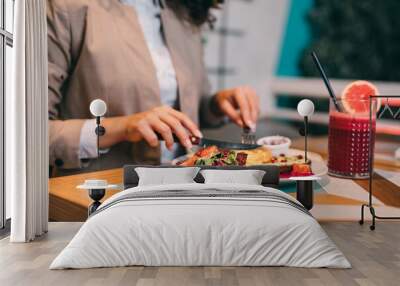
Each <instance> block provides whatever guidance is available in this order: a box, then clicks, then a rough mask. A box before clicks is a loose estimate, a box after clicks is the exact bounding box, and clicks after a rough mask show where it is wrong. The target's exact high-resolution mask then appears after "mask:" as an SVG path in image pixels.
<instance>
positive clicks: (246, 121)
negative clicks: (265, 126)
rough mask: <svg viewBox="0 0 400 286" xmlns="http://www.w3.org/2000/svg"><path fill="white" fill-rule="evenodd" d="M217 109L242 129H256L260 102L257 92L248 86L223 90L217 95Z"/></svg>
mask: <svg viewBox="0 0 400 286" xmlns="http://www.w3.org/2000/svg"><path fill="white" fill-rule="evenodd" d="M215 103H216V104H217V108H218V109H219V110H220V111H221V113H223V114H224V115H227V116H228V117H229V118H230V119H231V120H232V121H233V122H235V123H236V124H237V125H239V126H241V127H245V126H247V127H249V128H251V129H252V130H254V129H255V128H256V122H257V118H258V114H259V111H260V107H259V105H260V101H259V98H258V96H257V94H256V92H255V91H254V90H253V89H252V88H250V87H247V86H241V87H237V88H233V89H227V90H222V91H220V92H218V93H217V94H216V95H215Z"/></svg>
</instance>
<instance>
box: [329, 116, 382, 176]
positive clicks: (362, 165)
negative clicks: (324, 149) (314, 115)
mask: <svg viewBox="0 0 400 286" xmlns="http://www.w3.org/2000/svg"><path fill="white" fill-rule="evenodd" d="M375 129H376V121H375V119H374V120H373V121H372V133H371V134H370V126H369V118H368V116H363V117H353V116H351V115H350V114H344V113H339V112H336V111H333V112H331V113H330V116H329V143H328V144H329V146H328V148H329V158H328V168H329V173H330V174H333V175H338V176H345V177H368V175H369V160H368V152H369V148H370V144H373V145H372V148H373V147H374V141H375V140H374V138H375ZM371 135H372V140H370V136H371ZM372 150H373V149H372Z"/></svg>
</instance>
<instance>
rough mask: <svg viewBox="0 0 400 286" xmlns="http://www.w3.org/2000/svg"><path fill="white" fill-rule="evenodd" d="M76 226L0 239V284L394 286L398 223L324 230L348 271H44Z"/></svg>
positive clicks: (399, 255)
mask: <svg viewBox="0 0 400 286" xmlns="http://www.w3.org/2000/svg"><path fill="white" fill-rule="evenodd" d="M80 226H81V223H59V222H58V223H50V227H49V230H50V231H49V233H48V234H46V235H45V236H43V237H41V238H38V239H37V240H35V241H34V242H32V243H28V244H18V243H15V244H10V243H9V241H8V238H4V239H2V240H0V285H2V286H8V285H10V286H11V285H12V286H17V285H29V286H35V285H52V286H54V285H57V286H62V285H67V286H73V285H136V286H163V285H166V286H180V285H199V286H203V285H204V286H209V285H227V286H235V285H237V286H253V285H254V286H264V285H307V286H311V285H377V286H380V285H382V286H383V285H384V286H391V285H396V286H397V285H399V280H398V273H400V231H399V229H400V222H378V225H377V229H376V231H374V232H372V231H370V230H369V228H368V225H364V226H360V225H358V224H357V223H354V222H329V223H328V222H326V223H322V226H323V228H324V229H325V231H326V232H327V233H328V235H329V236H330V238H331V239H332V240H333V241H334V242H335V243H336V244H337V246H338V247H339V248H340V249H341V250H342V251H343V253H344V254H345V255H346V257H347V258H348V259H349V261H350V262H351V263H352V266H353V268H352V269H348V270H342V269H305V268H289V267H124V268H102V269H86V270H52V271H50V270H48V267H49V264H50V263H51V261H52V260H53V259H54V258H55V256H56V255H57V254H58V253H59V252H60V251H61V250H62V249H63V247H65V246H66V244H67V243H68V241H70V240H71V238H72V237H73V235H74V234H75V233H76V232H77V231H78V229H79V228H80Z"/></svg>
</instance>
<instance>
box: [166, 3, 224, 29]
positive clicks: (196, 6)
mask: <svg viewBox="0 0 400 286" xmlns="http://www.w3.org/2000/svg"><path fill="white" fill-rule="evenodd" d="M223 2H224V0H166V3H167V5H168V7H169V8H170V9H172V10H173V11H174V12H175V14H176V15H177V16H178V18H180V19H183V20H186V21H188V22H189V23H191V24H192V25H194V26H202V25H203V24H205V23H208V24H209V25H210V26H211V27H212V25H213V23H214V22H215V17H214V16H213V15H212V14H211V12H210V10H211V9H212V8H219V6H220V4H222V3H223Z"/></svg>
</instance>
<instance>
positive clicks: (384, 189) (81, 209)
mask: <svg viewBox="0 0 400 286" xmlns="http://www.w3.org/2000/svg"><path fill="white" fill-rule="evenodd" d="M382 144H389V143H387V142H383V143H382ZM309 146H310V151H313V152H316V153H319V154H321V155H322V156H323V157H324V158H326V157H327V149H328V148H327V137H320V138H310V140H309ZM382 146H384V147H385V148H383V149H384V150H382V151H385V152H389V154H390V152H391V149H393V150H394V148H395V147H396V146H397V147H398V146H399V144H398V143H394V144H393V146H392V145H382ZM387 146H392V147H390V148H389V147H387ZM293 147H294V148H299V149H303V141H302V140H295V141H294V142H293ZM379 148H381V145H380V143H378V144H377V149H378V151H379ZM378 155H379V156H378ZM380 155H382V156H380ZM386 155H387V154H384V153H378V154H377V156H376V166H377V167H379V168H381V169H385V170H397V171H400V163H399V162H398V161H397V162H396V161H395V160H393V159H392V160H390V158H392V157H393V156H392V157H391V156H386ZM380 157H382V158H383V159H379V158H380ZM122 174H123V173H122V169H112V170H106V171H99V172H93V173H84V174H79V175H72V176H65V177H57V178H51V179H50V180H49V217H50V220H51V221H85V220H86V218H87V208H88V206H89V205H90V204H91V203H92V201H91V200H90V198H89V196H88V194H87V191H86V190H78V189H76V186H77V185H79V184H81V183H83V182H84V181H85V180H87V179H94V178H96V179H105V180H108V182H109V183H110V184H122V177H123V175H122ZM375 179H376V180H374V190H377V192H376V193H377V195H376V197H377V198H378V199H380V200H381V201H383V202H384V203H388V204H389V205H391V206H396V207H400V191H399V187H398V186H396V185H394V184H393V183H391V182H390V181H388V180H386V179H384V178H382V177H380V176H378V175H376V177H375ZM354 182H356V183H357V184H358V185H360V186H361V187H362V188H363V189H365V190H366V191H367V190H368V180H354ZM116 192H118V191H117V190H108V191H107V192H106V196H105V198H104V199H106V198H108V197H110V196H111V195H113V194H115V193H116ZM314 203H315V204H325V205H328V204H340V205H346V204H347V205H359V204H361V202H359V201H356V200H352V199H349V198H344V197H339V196H335V195H329V194H323V195H322V194H321V195H316V196H315V199H314Z"/></svg>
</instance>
